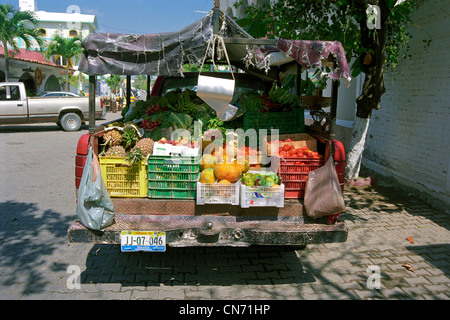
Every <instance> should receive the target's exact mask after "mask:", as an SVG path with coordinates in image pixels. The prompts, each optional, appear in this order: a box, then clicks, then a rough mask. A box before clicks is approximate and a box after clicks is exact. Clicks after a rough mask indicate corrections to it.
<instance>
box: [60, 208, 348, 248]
mask: <svg viewBox="0 0 450 320" xmlns="http://www.w3.org/2000/svg"><path fill="white" fill-rule="evenodd" d="M114 201H115V203H114V204H115V208H116V216H115V219H114V220H115V223H114V224H113V225H111V226H109V227H107V228H106V229H105V230H104V231H103V232H96V231H92V230H89V229H87V228H85V227H84V226H83V225H81V224H80V223H78V222H76V223H74V224H72V226H71V227H70V228H69V230H68V237H69V241H70V242H88V243H113V244H114V243H120V233H121V231H123V230H130V231H138V230H141V231H164V232H166V239H167V240H166V241H167V245H168V246H172V247H184V246H250V245H305V244H309V243H334V242H345V241H346V240H347V233H348V231H347V228H346V227H345V224H344V223H342V222H339V221H338V222H336V223H334V224H327V221H328V220H327V218H326V217H324V218H322V219H317V220H314V219H310V218H308V217H306V216H304V215H303V206H302V204H301V202H300V201H296V200H289V201H286V204H285V207H284V208H248V209H242V208H240V207H239V206H231V205H204V206H196V205H195V202H194V201H189V200H185V201H180V200H178V201H167V200H164V201H158V200H149V199H114Z"/></svg>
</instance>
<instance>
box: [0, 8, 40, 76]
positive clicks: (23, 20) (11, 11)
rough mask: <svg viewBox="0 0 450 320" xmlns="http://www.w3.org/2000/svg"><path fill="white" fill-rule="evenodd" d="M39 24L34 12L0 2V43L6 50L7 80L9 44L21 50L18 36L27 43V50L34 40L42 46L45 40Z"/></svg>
mask: <svg viewBox="0 0 450 320" xmlns="http://www.w3.org/2000/svg"><path fill="white" fill-rule="evenodd" d="M38 26H39V22H38V20H37V18H36V15H35V14H34V12H31V11H18V10H17V9H15V8H14V7H13V6H12V5H11V4H0V43H1V45H2V46H3V48H4V50H5V60H6V72H5V78H6V81H9V60H8V58H9V53H8V46H10V47H12V49H13V52H15V53H17V52H19V50H20V49H19V45H18V43H17V41H16V38H20V39H22V41H23V42H24V43H25V48H26V50H29V49H30V48H31V47H32V44H33V43H32V41H33V40H34V41H36V43H37V45H38V46H39V47H42V45H43V40H42V38H41V37H40V33H39V31H38V30H37V28H38Z"/></svg>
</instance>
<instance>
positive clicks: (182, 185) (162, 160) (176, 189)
mask: <svg viewBox="0 0 450 320" xmlns="http://www.w3.org/2000/svg"><path fill="white" fill-rule="evenodd" d="M200 159H201V158H200V156H198V157H170V156H150V157H149V158H148V162H147V177H148V197H149V198H162V199H195V196H196V190H197V184H196V183H197V180H198V179H199V178H200Z"/></svg>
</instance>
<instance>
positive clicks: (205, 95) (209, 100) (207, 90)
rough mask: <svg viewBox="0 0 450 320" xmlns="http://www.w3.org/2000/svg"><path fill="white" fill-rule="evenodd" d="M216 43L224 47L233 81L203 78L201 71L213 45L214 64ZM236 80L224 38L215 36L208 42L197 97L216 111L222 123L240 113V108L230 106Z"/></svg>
mask: <svg viewBox="0 0 450 320" xmlns="http://www.w3.org/2000/svg"><path fill="white" fill-rule="evenodd" d="M216 41H218V42H219V44H221V45H222V49H223V52H224V54H225V57H226V59H227V62H228V66H229V69H230V73H231V76H232V78H233V79H224V78H221V77H211V76H203V75H202V74H201V71H202V69H203V64H204V63H205V59H206V56H207V55H208V50H209V47H210V46H211V45H212V57H211V58H212V60H211V61H212V63H213V65H214V67H215V64H214V56H215V51H216ZM235 84H236V79H235V78H234V74H233V69H232V68H231V64H230V59H229V58H228V53H227V48H226V46H225V42H224V40H223V38H222V37H220V36H214V37H213V38H211V40H210V41H209V42H208V46H207V48H206V54H205V57H204V58H203V62H202V64H201V66H200V72H199V75H198V83H197V96H198V97H199V98H201V99H202V100H203V101H204V102H205V103H206V104H207V105H209V106H210V107H211V108H212V109H214V110H215V111H216V115H217V118H219V119H220V120H222V121H228V120H231V119H232V118H233V117H234V116H235V115H236V112H237V111H238V108H237V107H235V106H233V105H232V104H230V102H231V100H232V99H233V94H234V87H235Z"/></svg>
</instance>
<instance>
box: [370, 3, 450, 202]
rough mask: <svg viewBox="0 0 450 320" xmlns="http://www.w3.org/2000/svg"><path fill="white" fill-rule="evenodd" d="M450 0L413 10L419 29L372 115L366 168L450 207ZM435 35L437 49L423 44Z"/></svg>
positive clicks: (413, 34)
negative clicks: (379, 105) (449, 14)
mask: <svg viewBox="0 0 450 320" xmlns="http://www.w3.org/2000/svg"><path fill="white" fill-rule="evenodd" d="M449 8H450V2H449V1H448V0H435V1H423V4H421V5H420V6H419V7H418V8H416V9H415V11H414V12H413V16H412V20H413V22H414V23H415V24H417V25H419V26H420V27H421V28H422V29H423V30H421V29H419V28H414V27H412V28H410V31H411V34H412V36H413V38H412V40H411V42H410V51H409V54H411V55H412V57H410V58H408V59H406V60H404V61H401V62H400V63H399V70H398V74H397V76H396V79H395V80H394V79H393V77H392V75H391V74H388V75H386V77H385V84H386V89H387V92H386V93H385V94H384V95H383V98H382V103H381V108H380V110H375V111H373V113H372V119H371V121H370V126H369V131H368V136H367V141H366V147H365V151H364V154H363V156H364V159H363V164H364V165H366V166H367V167H369V168H371V169H374V170H376V171H378V172H380V173H384V174H388V175H392V176H393V177H394V178H396V179H397V180H398V181H399V182H401V183H402V184H404V185H406V186H408V187H412V188H414V189H416V190H418V191H419V192H417V195H419V196H421V197H422V198H425V199H428V200H429V201H430V203H432V204H434V205H437V206H441V207H443V208H445V209H446V210H448V209H449V208H450V138H449V136H450V99H449V89H450V86H449V70H450V59H449V55H448V52H449V50H450V45H449V41H448V35H449V28H448V26H449V23H450V17H449V16H448V15H446V12H448V10H449ZM427 33H428V34H429V35H430V36H431V39H432V42H431V46H430V47H429V48H427V49H424V45H423V42H422V40H424V39H425V40H427V39H429V36H428V35H427Z"/></svg>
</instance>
